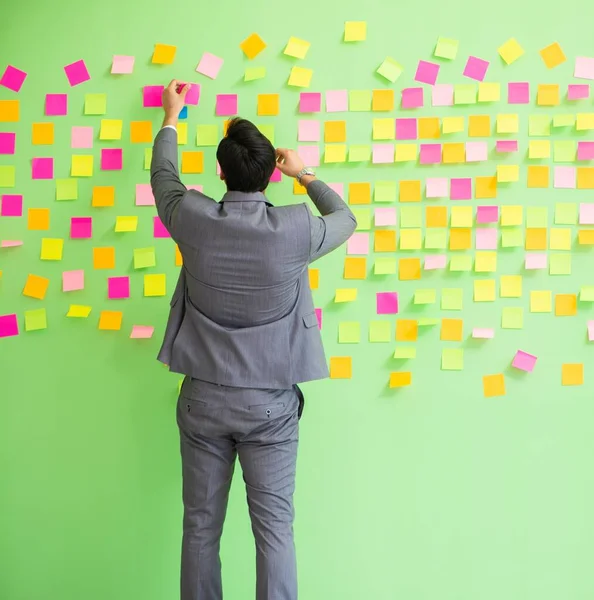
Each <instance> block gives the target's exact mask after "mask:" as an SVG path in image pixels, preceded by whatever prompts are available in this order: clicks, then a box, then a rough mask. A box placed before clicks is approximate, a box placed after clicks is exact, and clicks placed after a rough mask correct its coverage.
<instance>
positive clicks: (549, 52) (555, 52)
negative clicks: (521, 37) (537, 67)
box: [540, 42, 567, 69]
mask: <svg viewBox="0 0 594 600" xmlns="http://www.w3.org/2000/svg"><path fill="white" fill-rule="evenodd" d="M540 56H541V57H542V60H543V61H544V64H545V65H546V66H547V69H553V68H554V67H557V66H559V65H560V64H562V63H564V62H565V61H566V60H567V58H565V54H564V53H563V50H562V49H561V46H560V45H559V43H558V42H554V43H553V44H550V45H549V46H547V47H546V48H543V49H542V50H541V51H540Z"/></svg>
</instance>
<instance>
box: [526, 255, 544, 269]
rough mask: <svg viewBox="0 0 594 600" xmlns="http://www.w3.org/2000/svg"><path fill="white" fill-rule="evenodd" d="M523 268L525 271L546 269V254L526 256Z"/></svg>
mask: <svg viewBox="0 0 594 600" xmlns="http://www.w3.org/2000/svg"><path fill="white" fill-rule="evenodd" d="M524 268H525V269H527V270H534V269H546V268H547V255H546V254H526V258H525V259H524Z"/></svg>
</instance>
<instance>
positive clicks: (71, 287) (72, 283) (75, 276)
mask: <svg viewBox="0 0 594 600" xmlns="http://www.w3.org/2000/svg"><path fill="white" fill-rule="evenodd" d="M84 289H85V272H84V271H83V270H82V269H80V270H78V271H64V272H63V273H62V291H63V292H74V291H76V290H84Z"/></svg>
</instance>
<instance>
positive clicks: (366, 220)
mask: <svg viewBox="0 0 594 600" xmlns="http://www.w3.org/2000/svg"><path fill="white" fill-rule="evenodd" d="M351 210H352V211H353V214H354V215H355V218H356V219H357V228H356V229H355V231H369V230H370V229H371V210H369V209H368V208H355V207H351Z"/></svg>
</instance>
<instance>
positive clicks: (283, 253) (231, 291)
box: [151, 128, 356, 389]
mask: <svg viewBox="0 0 594 600" xmlns="http://www.w3.org/2000/svg"><path fill="white" fill-rule="evenodd" d="M177 154H178V148H177V133H176V131H175V130H174V129H172V128H165V129H162V130H161V131H160V132H159V133H158V135H157V137H156V139H155V144H154V147H153V158H152V163H151V185H152V188H153V194H154V196H155V201H156V205H157V211H158V213H159V217H160V218H161V220H162V222H163V224H164V225H165V227H166V228H167V229H168V231H169V232H170V233H171V236H172V238H173V239H174V240H175V241H176V242H177V244H178V245H179V248H180V251H181V254H182V257H183V267H182V269H181V273H180V277H179V280H178V283H177V287H176V289H175V292H174V294H173V298H172V300H171V310H170V315H169V321H168V323H167V329H166V332H165V339H164V341H163V346H162V348H161V351H160V353H159V357H158V358H159V360H160V361H162V362H164V363H165V364H168V365H169V367H170V369H171V370H172V371H175V372H177V373H182V374H184V375H189V376H191V377H194V378H196V379H202V380H204V381H209V382H212V383H218V384H221V385H228V386H234V387H253V388H277V389H278V388H283V389H284V388H287V389H288V388H290V387H292V386H293V385H294V384H297V383H301V382H304V381H311V380H314V379H322V378H324V377H327V376H328V367H327V364H326V359H325V356H324V349H323V347H322V341H321V336H320V332H319V329H318V327H317V324H318V323H317V318H316V314H315V311H314V305H313V299H312V295H311V291H310V287H309V280H308V269H307V267H308V265H309V264H310V263H311V262H312V261H314V260H316V259H318V258H320V257H321V256H323V255H324V254H327V253H328V252H330V251H331V250H334V249H335V248H337V247H338V246H340V245H341V244H342V243H344V242H345V241H346V240H347V239H348V238H349V237H350V236H351V234H352V233H353V231H354V229H355V226H356V220H355V217H354V215H353V213H352V212H351V210H350V209H349V208H348V206H347V205H346V204H345V203H344V202H343V201H342V199H341V198H340V196H339V195H338V194H336V193H335V192H334V191H333V190H332V189H331V188H329V187H328V186H327V185H326V184H324V183H322V182H321V181H314V182H312V183H310V185H309V186H308V190H307V191H308V194H309V196H310V197H311V199H312V200H313V201H314V203H315V204H316V206H317V208H318V210H319V211H320V213H321V214H322V215H323V216H322V217H316V216H314V215H313V214H312V213H311V211H310V210H309V207H308V206H307V205H306V204H295V205H291V206H283V207H274V206H272V205H271V204H270V203H269V202H268V201H267V199H266V197H265V196H264V194H263V193H250V194H246V193H242V192H227V193H226V194H225V195H224V196H223V199H222V200H221V201H220V202H215V201H214V200H212V199H211V198H209V197H208V196H205V195H204V194H201V193H200V192H197V191H195V190H187V189H186V187H185V186H184V185H183V184H182V182H181V181H180V178H179V174H178V158H177Z"/></svg>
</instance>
